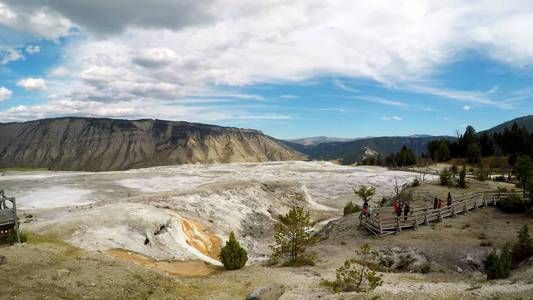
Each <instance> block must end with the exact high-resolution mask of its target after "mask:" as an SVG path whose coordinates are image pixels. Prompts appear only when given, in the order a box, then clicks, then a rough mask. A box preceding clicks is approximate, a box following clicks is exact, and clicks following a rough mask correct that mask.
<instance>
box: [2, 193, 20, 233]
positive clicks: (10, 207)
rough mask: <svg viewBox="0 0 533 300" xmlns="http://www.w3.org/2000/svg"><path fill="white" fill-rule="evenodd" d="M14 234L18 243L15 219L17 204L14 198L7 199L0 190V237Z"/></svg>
mask: <svg viewBox="0 0 533 300" xmlns="http://www.w3.org/2000/svg"><path fill="white" fill-rule="evenodd" d="M13 232H15V234H16V237H17V242H18V243H20V234H19V224H18V218H17V202H16V201H15V198H14V197H7V196H6V195H5V193H4V191H3V190H0V237H1V236H7V235H9V234H12V233H13Z"/></svg>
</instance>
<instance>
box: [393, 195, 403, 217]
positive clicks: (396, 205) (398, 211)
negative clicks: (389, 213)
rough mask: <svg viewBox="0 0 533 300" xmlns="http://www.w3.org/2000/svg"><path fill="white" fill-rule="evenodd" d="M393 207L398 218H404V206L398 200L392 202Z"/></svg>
mask: <svg viewBox="0 0 533 300" xmlns="http://www.w3.org/2000/svg"><path fill="white" fill-rule="evenodd" d="M392 207H393V208H394V211H395V212H396V216H398V217H401V216H402V205H401V203H400V201H398V199H394V202H392Z"/></svg>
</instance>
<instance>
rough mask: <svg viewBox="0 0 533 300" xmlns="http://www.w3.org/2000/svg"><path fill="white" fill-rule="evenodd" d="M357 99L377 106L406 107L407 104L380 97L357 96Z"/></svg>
mask: <svg viewBox="0 0 533 300" xmlns="http://www.w3.org/2000/svg"><path fill="white" fill-rule="evenodd" d="M356 99H360V100H363V101H367V102H372V103H377V104H383V105H388V106H396V107H406V106H407V104H406V103H404V102H401V101H397V100H391V99H385V98H380V97H374V96H367V95H363V96H357V97H356Z"/></svg>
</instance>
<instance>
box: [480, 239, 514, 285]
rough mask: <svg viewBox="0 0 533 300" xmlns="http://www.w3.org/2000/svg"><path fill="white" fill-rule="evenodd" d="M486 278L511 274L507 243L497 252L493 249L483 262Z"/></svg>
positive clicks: (505, 276) (496, 277)
mask: <svg viewBox="0 0 533 300" xmlns="http://www.w3.org/2000/svg"><path fill="white" fill-rule="evenodd" d="M483 264H484V265H485V272H486V273H487V279H489V280H491V279H504V278H507V277H509V275H511V266H512V254H511V251H510V250H509V245H506V246H504V247H503V248H502V249H501V251H499V253H498V252H497V251H496V250H493V251H492V252H491V253H490V254H489V255H488V256H487V258H486V259H485V261H484V262H483Z"/></svg>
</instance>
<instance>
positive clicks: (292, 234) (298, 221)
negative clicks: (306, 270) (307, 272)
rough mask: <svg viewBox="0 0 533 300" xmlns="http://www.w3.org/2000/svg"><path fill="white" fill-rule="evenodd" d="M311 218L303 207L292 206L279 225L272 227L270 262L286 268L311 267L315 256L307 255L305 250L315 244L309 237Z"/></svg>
mask: <svg viewBox="0 0 533 300" xmlns="http://www.w3.org/2000/svg"><path fill="white" fill-rule="evenodd" d="M311 227H312V226H311V217H310V215H309V212H308V211H305V210H304V208H303V207H299V206H294V207H292V208H291V209H290V210H289V212H288V213H287V214H286V215H284V216H281V217H280V220H279V223H277V224H275V225H274V230H275V233H274V242H275V244H274V245H272V246H270V248H271V249H272V255H271V258H270V260H271V261H272V262H275V263H277V262H279V261H283V265H286V266H301V265H303V264H304V263H305V264H308V265H311V264H313V263H314V262H313V260H314V259H315V256H314V255H312V254H308V253H306V252H307V248H308V247H309V246H311V245H312V244H314V243H315V241H316V239H315V238H313V237H312V236H311Z"/></svg>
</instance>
